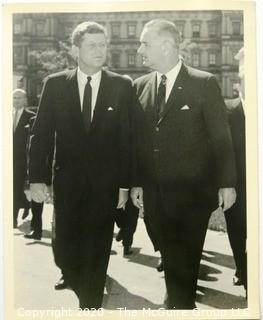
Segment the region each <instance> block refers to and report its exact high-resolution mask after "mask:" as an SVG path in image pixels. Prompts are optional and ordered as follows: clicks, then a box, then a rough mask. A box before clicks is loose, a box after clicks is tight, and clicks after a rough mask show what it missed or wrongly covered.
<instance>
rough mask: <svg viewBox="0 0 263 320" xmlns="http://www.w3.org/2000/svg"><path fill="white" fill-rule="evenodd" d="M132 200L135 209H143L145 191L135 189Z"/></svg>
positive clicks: (133, 189) (132, 190)
mask: <svg viewBox="0 0 263 320" xmlns="http://www.w3.org/2000/svg"><path fill="white" fill-rule="evenodd" d="M131 199H132V202H133V204H134V205H135V207H137V208H138V209H142V208H143V189H142V188H141V187H134V188H132V189H131Z"/></svg>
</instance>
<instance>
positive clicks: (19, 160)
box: [13, 89, 35, 228]
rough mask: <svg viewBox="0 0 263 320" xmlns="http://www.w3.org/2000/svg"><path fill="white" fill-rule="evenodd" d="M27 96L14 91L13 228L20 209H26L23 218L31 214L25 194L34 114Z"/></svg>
mask: <svg viewBox="0 0 263 320" xmlns="http://www.w3.org/2000/svg"><path fill="white" fill-rule="evenodd" d="M26 107H27V95H26V92H25V91H24V90H23V89H15V90H14V91H13V227H14V228H16V227H17V218H18V212H19V209H20V208H24V212H23V215H22V218H23V219H25V218H26V217H27V215H28V213H29V208H30V202H29V201H27V199H26V196H25V194H24V187H25V182H26V178H27V142H28V137H29V130H30V124H29V123H30V119H31V118H32V117H33V116H34V115H35V114H34V112H32V111H30V110H28V109H26Z"/></svg>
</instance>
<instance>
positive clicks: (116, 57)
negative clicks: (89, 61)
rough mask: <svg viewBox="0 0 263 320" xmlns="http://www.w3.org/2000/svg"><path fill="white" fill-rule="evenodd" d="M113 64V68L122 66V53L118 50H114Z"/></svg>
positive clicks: (112, 55)
mask: <svg viewBox="0 0 263 320" xmlns="http://www.w3.org/2000/svg"><path fill="white" fill-rule="evenodd" d="M111 64H112V67H113V68H119V67H120V54H119V53H118V52H113V53H112V54H111Z"/></svg>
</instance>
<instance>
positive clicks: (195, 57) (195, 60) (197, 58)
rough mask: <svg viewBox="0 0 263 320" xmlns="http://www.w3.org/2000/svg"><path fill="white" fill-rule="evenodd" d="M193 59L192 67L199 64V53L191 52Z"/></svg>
mask: <svg viewBox="0 0 263 320" xmlns="http://www.w3.org/2000/svg"><path fill="white" fill-rule="evenodd" d="M192 60H193V61H192V62H193V67H199V65H200V55H199V53H194V54H193V59H192Z"/></svg>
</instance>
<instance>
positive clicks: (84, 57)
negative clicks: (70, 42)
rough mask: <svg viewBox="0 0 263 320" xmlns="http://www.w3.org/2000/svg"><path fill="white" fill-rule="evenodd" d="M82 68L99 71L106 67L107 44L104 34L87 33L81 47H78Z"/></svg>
mask: <svg viewBox="0 0 263 320" xmlns="http://www.w3.org/2000/svg"><path fill="white" fill-rule="evenodd" d="M77 55H78V60H79V65H80V67H83V69H84V70H85V69H91V70H93V69H95V70H99V69H101V67H102V66H103V65H104V63H105V61H106V55H107V42H106V38H105V35H104V34H103V33H96V34H90V33H85V34H84V36H83V40H82V42H81V44H80V47H77Z"/></svg>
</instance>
